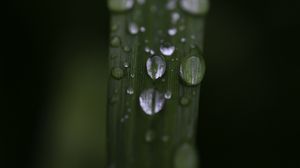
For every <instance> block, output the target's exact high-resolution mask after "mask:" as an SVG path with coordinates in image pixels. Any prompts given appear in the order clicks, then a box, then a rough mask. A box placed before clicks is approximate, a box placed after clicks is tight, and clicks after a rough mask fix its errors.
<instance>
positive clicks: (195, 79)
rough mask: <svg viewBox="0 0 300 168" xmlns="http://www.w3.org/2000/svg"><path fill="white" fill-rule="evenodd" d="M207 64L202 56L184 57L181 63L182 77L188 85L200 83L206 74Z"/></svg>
mask: <svg viewBox="0 0 300 168" xmlns="http://www.w3.org/2000/svg"><path fill="white" fill-rule="evenodd" d="M204 73H205V64H204V59H203V58H202V57H201V59H200V58H199V57H196V56H191V57H189V58H186V59H183V61H182V63H181V65H180V77H181V79H182V80H183V81H184V82H185V83H186V84H188V85H198V84H199V83H200V82H201V81H202V79H203V76H204Z"/></svg>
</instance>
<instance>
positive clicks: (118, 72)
mask: <svg viewBox="0 0 300 168" xmlns="http://www.w3.org/2000/svg"><path fill="white" fill-rule="evenodd" d="M111 75H112V76H113V77H114V78H115V79H122V78H123V76H124V71H123V69H122V68H119V67H115V68H112V70H111Z"/></svg>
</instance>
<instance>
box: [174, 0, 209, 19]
mask: <svg viewBox="0 0 300 168" xmlns="http://www.w3.org/2000/svg"><path fill="white" fill-rule="evenodd" d="M180 7H181V8H182V10H184V11H185V12H188V13H190V14H194V15H203V14H206V13H207V12H208V9H209V1H208V0H180Z"/></svg>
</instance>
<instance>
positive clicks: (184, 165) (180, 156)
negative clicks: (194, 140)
mask: <svg viewBox="0 0 300 168" xmlns="http://www.w3.org/2000/svg"><path fill="white" fill-rule="evenodd" d="M174 166H175V168H197V166H198V159H197V152H196V150H195V148H194V147H193V146H191V145H190V144H188V143H185V144H182V145H181V146H180V147H179V148H178V149H177V151H176V154H175V157H174Z"/></svg>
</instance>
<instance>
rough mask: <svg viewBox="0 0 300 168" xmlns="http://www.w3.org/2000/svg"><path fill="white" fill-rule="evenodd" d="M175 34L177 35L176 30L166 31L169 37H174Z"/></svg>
mask: <svg viewBox="0 0 300 168" xmlns="http://www.w3.org/2000/svg"><path fill="white" fill-rule="evenodd" d="M176 33H177V29H176V28H171V29H169V30H168V34H169V35H170V36H174V35H176Z"/></svg>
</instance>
